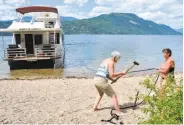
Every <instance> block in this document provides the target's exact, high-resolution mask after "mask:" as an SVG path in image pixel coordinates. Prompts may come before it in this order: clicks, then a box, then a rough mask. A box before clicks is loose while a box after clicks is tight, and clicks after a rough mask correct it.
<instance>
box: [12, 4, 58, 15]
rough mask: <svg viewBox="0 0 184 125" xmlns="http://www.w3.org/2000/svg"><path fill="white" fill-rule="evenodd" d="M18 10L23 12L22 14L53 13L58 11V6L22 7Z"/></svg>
mask: <svg viewBox="0 0 184 125" xmlns="http://www.w3.org/2000/svg"><path fill="white" fill-rule="evenodd" d="M16 11H17V12H19V13H21V14H25V13H31V12H53V13H58V10H57V8H54V7H46V6H28V7H21V8H17V9H16Z"/></svg>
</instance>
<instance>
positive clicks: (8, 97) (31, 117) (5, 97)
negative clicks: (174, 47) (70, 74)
mask: <svg viewBox="0 0 184 125" xmlns="http://www.w3.org/2000/svg"><path fill="white" fill-rule="evenodd" d="M146 77H148V76H137V77H128V78H122V79H120V80H119V81H118V82H117V83H115V84H113V85H112V86H113V88H114V90H115V91H116V94H117V96H118V99H119V103H120V105H121V106H125V105H130V104H131V103H133V101H132V100H130V97H134V96H135V94H136V90H139V91H140V92H142V93H146V92H147V90H146V89H145V88H144V87H143V86H140V85H139V83H140V82H141V81H143V80H144V79H145V78H146ZM181 77H182V74H177V75H176V78H177V79H178V80H179V78H181ZM96 95H97V90H96V89H95V87H94V85H93V79H84V78H80V79H78V78H59V79H38V80H1V81H0V104H1V105H0V123H22V124H23V123H40V124H41V123H50V124H52V123H80V124H87V123H89V124H99V123H100V124H101V123H102V122H101V119H108V118H110V113H109V112H110V109H111V108H112V100H111V99H110V98H108V97H107V96H106V95H105V96H104V98H103V100H102V102H101V104H100V106H101V107H100V108H101V110H100V111H97V112H92V111H91V109H92V107H93V104H94V101H95V98H96ZM139 101H140V100H139ZM142 107H144V105H141V106H139V107H138V108H137V109H136V110H133V109H126V110H122V112H124V113H125V116H123V117H120V121H124V120H125V121H126V122H128V123H131V124H135V123H138V122H139V121H140V120H141V118H148V116H147V115H145V114H144V113H142V111H141V109H142Z"/></svg>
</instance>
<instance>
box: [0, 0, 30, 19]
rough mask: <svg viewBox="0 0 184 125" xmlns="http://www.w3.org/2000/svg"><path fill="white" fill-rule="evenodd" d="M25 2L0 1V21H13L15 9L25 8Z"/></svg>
mask: <svg viewBox="0 0 184 125" xmlns="http://www.w3.org/2000/svg"><path fill="white" fill-rule="evenodd" d="M26 2H27V1H25V0H0V20H13V19H15V18H17V17H16V16H17V15H16V12H15V9H16V8H18V7H22V6H25V5H26V4H27V3H26Z"/></svg>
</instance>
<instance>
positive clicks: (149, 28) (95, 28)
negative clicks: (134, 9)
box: [63, 13, 181, 35]
mask: <svg viewBox="0 0 184 125" xmlns="http://www.w3.org/2000/svg"><path fill="white" fill-rule="evenodd" d="M63 27H64V32H65V34H140V35H141V34H153V35H181V33H179V32H177V31H175V30H174V29H172V28H170V27H169V26H166V25H163V24H156V23H154V22H152V21H148V20H144V19H142V18H140V17H138V16H136V15H135V14H131V13H111V14H103V15H100V16H98V17H94V18H90V19H82V20H75V21H70V22H63Z"/></svg>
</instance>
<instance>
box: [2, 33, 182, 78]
mask: <svg viewBox="0 0 184 125" xmlns="http://www.w3.org/2000/svg"><path fill="white" fill-rule="evenodd" d="M182 37H183V36H173V35H171V36H169V35H167V36H157V35H65V45H66V46H65V47H66V58H65V68H64V69H57V70H52V69H51V70H19V71H13V72H10V70H9V66H8V63H7V62H5V61H0V77H12V76H13V77H24V76H26V75H27V76H43V77H44V76H61V77H62V76H77V77H78V76H79V77H81V76H82V77H87V76H93V75H94V73H95V72H94V71H93V70H90V69H97V68H98V67H99V65H100V62H101V61H102V60H103V59H105V58H107V57H110V54H111V52H112V51H114V50H117V51H119V52H120V53H121V60H120V61H119V62H118V63H117V66H116V70H117V71H121V70H122V69H126V68H128V67H129V66H131V65H132V62H133V61H137V62H139V63H140V65H139V66H137V67H135V68H134V69H133V70H139V69H146V68H154V67H158V66H159V65H160V64H161V63H162V62H163V61H164V59H163V57H162V49H163V48H171V49H172V51H173V58H174V60H175V62H176V72H182V71H183V42H182V41H183V39H182ZM0 41H1V42H0V59H1V60H2V58H3V51H2V50H3V47H2V46H3V44H2V40H1V39H0ZM4 41H5V45H4V46H5V47H7V45H8V44H10V43H11V37H4ZM88 68H90V69H88ZM144 73H145V72H144Z"/></svg>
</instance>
